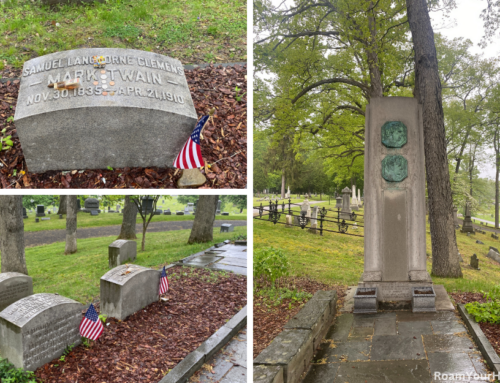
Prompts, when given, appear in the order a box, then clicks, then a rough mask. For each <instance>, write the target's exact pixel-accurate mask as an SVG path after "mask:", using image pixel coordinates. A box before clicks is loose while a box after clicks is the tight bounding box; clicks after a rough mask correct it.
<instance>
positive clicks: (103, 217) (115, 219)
mask: <svg viewBox="0 0 500 383" xmlns="http://www.w3.org/2000/svg"><path fill="white" fill-rule="evenodd" d="M162 210H167V209H162ZM170 210H171V211H173V210H172V208H170ZM182 210H184V209H182ZM228 210H229V211H228V212H229V213H230V214H229V215H228V216H222V215H217V216H216V217H215V219H217V220H228V221H230V220H231V221H234V220H244V221H245V220H246V219H247V215H246V209H243V212H242V213H241V214H233V211H235V212H236V211H238V212H239V209H236V208H231V209H228ZM47 211H48V209H45V212H47ZM45 214H46V215H45V216H46V217H49V218H50V220H49V221H40V222H38V223H36V222H35V216H36V213H28V218H26V219H25V220H24V231H43V230H56V229H65V228H66V216H65V215H63V219H59V216H58V215H56V214H47V213H45ZM173 214H175V211H173ZM122 220H123V215H122V214H117V213H100V214H99V215H97V216H91V215H90V214H89V213H83V212H79V213H78V218H77V225H78V228H79V229H80V228H83V227H99V226H111V225H121V224H122ZM193 220H194V215H163V214H162V215H155V216H153V218H152V219H151V222H160V221H193ZM136 222H137V223H138V224H142V218H141V216H140V215H139V214H138V215H137V221H136Z"/></svg>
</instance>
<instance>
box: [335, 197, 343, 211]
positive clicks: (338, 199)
mask: <svg viewBox="0 0 500 383" xmlns="http://www.w3.org/2000/svg"><path fill="white" fill-rule="evenodd" d="M335 200H336V201H337V202H336V204H335V209H342V197H337V198H335Z"/></svg>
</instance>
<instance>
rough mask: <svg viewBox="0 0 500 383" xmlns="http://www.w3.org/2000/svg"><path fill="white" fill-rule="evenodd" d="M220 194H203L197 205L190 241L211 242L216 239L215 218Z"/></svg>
mask: <svg viewBox="0 0 500 383" xmlns="http://www.w3.org/2000/svg"><path fill="white" fill-rule="evenodd" d="M218 201H219V196H218V195H201V196H200V199H199V200H198V205H197V206H196V215H195V217H194V222H193V227H192V229H191V234H190V235H189V240H188V243H189V244H191V243H199V242H210V241H213V239H214V220H215V211H216V210H217V202H218Z"/></svg>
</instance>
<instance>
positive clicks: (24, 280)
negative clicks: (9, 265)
mask: <svg viewBox="0 0 500 383" xmlns="http://www.w3.org/2000/svg"><path fill="white" fill-rule="evenodd" d="M28 295H33V279H32V278H31V277H29V276H27V275H24V274H21V273H15V272H9V273H0V311H2V310H3V309H4V308H6V307H7V306H9V305H11V304H12V303H14V302H16V301H18V300H19V299H21V298H24V297H27V296H28Z"/></svg>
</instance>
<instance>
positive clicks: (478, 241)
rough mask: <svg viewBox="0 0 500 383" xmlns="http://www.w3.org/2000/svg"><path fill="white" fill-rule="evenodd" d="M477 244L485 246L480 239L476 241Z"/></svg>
mask: <svg viewBox="0 0 500 383" xmlns="http://www.w3.org/2000/svg"><path fill="white" fill-rule="evenodd" d="M476 243H477V244H479V245H484V242H482V241H480V240H479V239H478V240H477V241H476Z"/></svg>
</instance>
